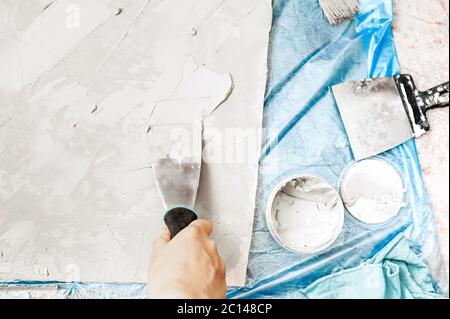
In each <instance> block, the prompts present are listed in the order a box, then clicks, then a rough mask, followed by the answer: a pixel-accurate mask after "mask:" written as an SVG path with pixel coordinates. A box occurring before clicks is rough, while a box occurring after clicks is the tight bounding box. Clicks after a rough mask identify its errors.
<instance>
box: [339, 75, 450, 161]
mask: <svg viewBox="0 0 450 319" xmlns="http://www.w3.org/2000/svg"><path fill="white" fill-rule="evenodd" d="M332 89H333V93H334V97H335V99H336V102H337V104H338V108H339V112H340V114H341V117H342V120H343V122H344V126H345V129H346V131H347V135H348V138H349V140H350V144H351V147H352V150H353V155H354V156H355V158H356V160H362V159H365V158H368V157H371V156H374V155H378V154H381V153H383V152H385V151H388V150H390V149H392V148H394V147H396V146H398V145H400V144H403V143H404V142H406V141H408V140H410V139H411V138H414V137H420V136H421V135H423V134H424V133H425V132H426V131H428V130H429V129H430V125H429V123H428V121H427V118H426V112H427V111H428V110H430V109H432V108H436V107H446V106H448V89H449V88H448V82H447V83H445V84H442V85H440V86H437V87H435V88H433V89H430V90H427V91H424V92H420V91H419V90H417V88H416V86H415V84H414V81H413V79H412V77H411V76H410V75H405V74H402V75H397V76H395V77H391V78H379V79H367V80H362V81H353V82H349V83H344V84H339V85H336V86H333V88H332Z"/></svg>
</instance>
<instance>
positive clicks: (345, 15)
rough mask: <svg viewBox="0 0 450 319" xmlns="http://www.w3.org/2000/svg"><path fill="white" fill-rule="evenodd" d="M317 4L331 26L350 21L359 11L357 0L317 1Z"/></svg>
mask: <svg viewBox="0 0 450 319" xmlns="http://www.w3.org/2000/svg"><path fill="white" fill-rule="evenodd" d="M319 3H320V6H321V7H322V10H323V12H324V14H325V16H326V17H327V19H328V21H329V22H330V23H331V24H338V23H341V22H343V21H345V20H348V19H351V18H353V17H354V16H355V14H356V13H357V12H358V11H359V0H319Z"/></svg>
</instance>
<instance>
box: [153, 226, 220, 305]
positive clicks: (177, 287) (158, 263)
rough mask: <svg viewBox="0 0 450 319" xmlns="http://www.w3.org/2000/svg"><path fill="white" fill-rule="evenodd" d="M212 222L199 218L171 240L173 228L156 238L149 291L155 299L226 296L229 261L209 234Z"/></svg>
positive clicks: (216, 297) (218, 297)
mask: <svg viewBox="0 0 450 319" xmlns="http://www.w3.org/2000/svg"><path fill="white" fill-rule="evenodd" d="M211 232H212V224H211V223H210V222H209V221H206V220H197V221H195V222H193V223H192V224H191V225H189V226H188V227H187V228H185V229H184V230H183V231H182V232H180V233H179V234H178V235H177V236H175V238H173V239H172V240H170V232H169V231H168V230H165V231H164V233H163V234H162V235H161V236H160V237H159V238H157V239H156V240H155V241H154V242H153V253H152V257H151V261H150V271H149V293H150V297H151V298H154V299H165V298H167V299H223V298H225V297H226V292H227V284H226V279H225V274H226V271H225V263H224V261H223V260H222V258H221V257H220V256H219V252H218V250H217V245H216V243H215V242H213V241H212V240H211V239H209V236H210V235H211Z"/></svg>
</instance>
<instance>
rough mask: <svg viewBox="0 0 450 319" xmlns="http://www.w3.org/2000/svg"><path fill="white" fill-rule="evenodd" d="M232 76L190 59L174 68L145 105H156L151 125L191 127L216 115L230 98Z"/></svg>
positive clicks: (147, 97) (161, 81) (160, 82)
mask: <svg viewBox="0 0 450 319" xmlns="http://www.w3.org/2000/svg"><path fill="white" fill-rule="evenodd" d="M232 90H233V80H232V78H231V74H219V73H215V72H213V71H211V70H209V69H208V68H206V67H205V66H203V65H197V64H196V63H195V62H194V60H193V59H192V58H189V59H188V60H187V61H186V62H185V64H184V65H183V67H182V68H181V69H179V68H178V67H175V68H172V69H171V70H169V71H168V72H167V73H166V74H165V75H163V76H162V77H161V79H160V80H159V81H158V83H157V84H156V87H155V88H153V89H151V90H149V92H148V94H147V96H146V103H150V105H153V107H154V109H153V112H152V114H151V120H150V124H154V123H157V124H165V123H167V121H168V120H170V121H171V123H189V122H192V121H198V120H201V119H203V118H205V117H206V116H208V115H210V114H211V113H212V112H214V111H215V110H216V109H217V107H218V106H219V105H220V104H222V103H223V102H224V101H225V100H226V99H227V98H228V97H229V96H230V94H231V92H232Z"/></svg>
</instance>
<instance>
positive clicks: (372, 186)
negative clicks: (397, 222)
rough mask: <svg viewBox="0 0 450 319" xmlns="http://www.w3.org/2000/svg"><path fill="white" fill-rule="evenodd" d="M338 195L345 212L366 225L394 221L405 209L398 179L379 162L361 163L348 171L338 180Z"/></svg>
mask: <svg viewBox="0 0 450 319" xmlns="http://www.w3.org/2000/svg"><path fill="white" fill-rule="evenodd" d="M341 192H342V198H343V200H344V203H345V206H346V207H347V209H348V210H349V212H350V213H351V214H352V215H353V216H354V217H356V218H357V219H359V220H360V221H362V222H365V223H368V224H380V223H384V222H386V221H388V220H390V219H392V218H394V217H395V216H397V215H398V213H399V212H400V209H401V208H402V207H403V206H404V205H405V203H404V195H405V188H404V185H403V180H402V177H401V176H400V174H399V173H398V172H397V171H396V170H395V168H394V167H392V166H391V165H389V164H388V163H387V162H385V161H383V160H378V159H370V160H365V161H362V162H359V163H357V164H355V165H354V166H353V167H351V168H350V169H349V171H348V172H347V173H346V174H345V177H344V179H343V180H342V187H341Z"/></svg>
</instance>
